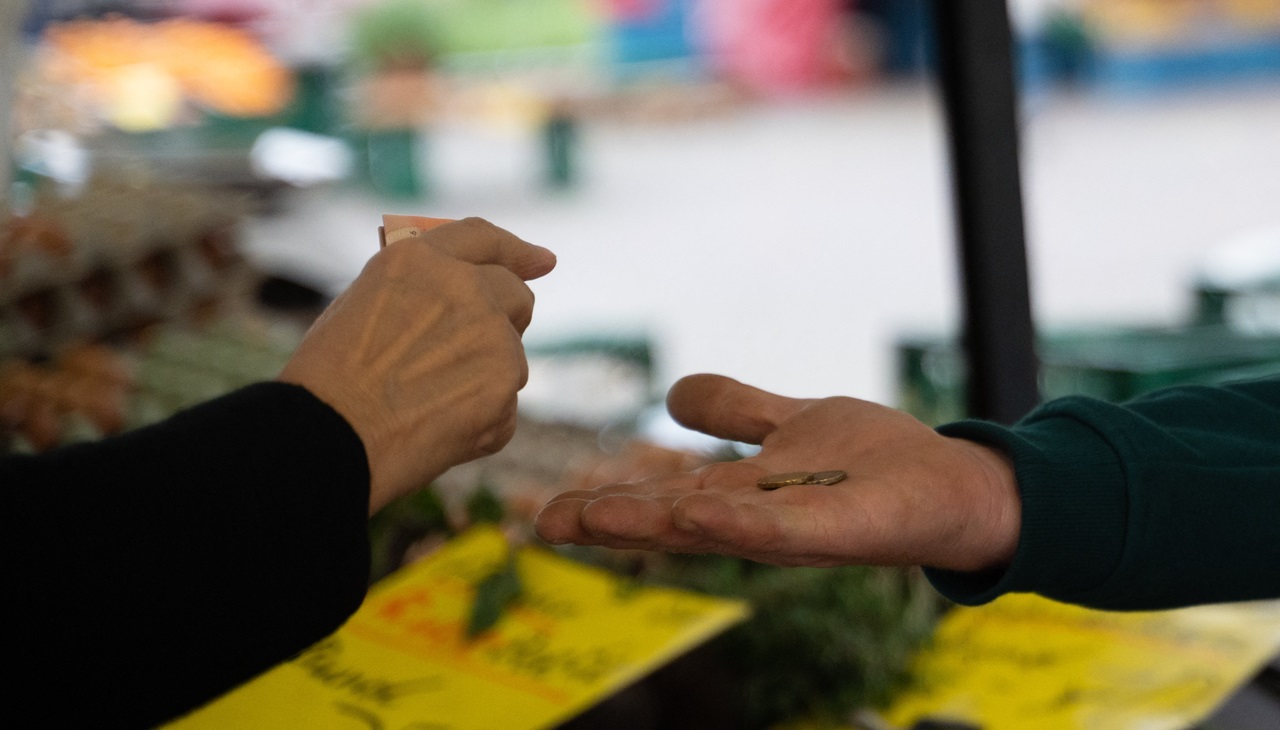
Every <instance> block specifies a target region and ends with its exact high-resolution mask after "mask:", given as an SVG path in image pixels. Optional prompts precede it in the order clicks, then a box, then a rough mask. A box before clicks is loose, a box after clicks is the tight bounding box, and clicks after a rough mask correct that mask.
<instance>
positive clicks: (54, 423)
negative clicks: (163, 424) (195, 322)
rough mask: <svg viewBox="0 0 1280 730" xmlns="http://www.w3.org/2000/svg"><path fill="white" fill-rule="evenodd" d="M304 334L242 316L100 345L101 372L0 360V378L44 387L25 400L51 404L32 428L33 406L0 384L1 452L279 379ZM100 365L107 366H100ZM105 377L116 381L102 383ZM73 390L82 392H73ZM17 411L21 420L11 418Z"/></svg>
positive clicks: (55, 442)
mask: <svg viewBox="0 0 1280 730" xmlns="http://www.w3.org/2000/svg"><path fill="white" fill-rule="evenodd" d="M304 333H305V328H303V327H300V326H298V325H297V324H295V323H293V322H291V321H281V320H275V319H270V318H267V317H264V316H260V315H258V314H255V313H248V314H244V313H242V314H237V315H235V316H231V317H227V318H223V319H220V320H217V321H215V322H213V323H212V324H207V325H204V326H201V327H192V326H189V325H185V324H172V323H171V324H165V325H158V326H154V327H151V328H148V329H147V330H146V331H145V332H144V333H143V334H142V335H141V336H140V337H137V338H134V339H132V340H129V341H128V342H125V343H117V344H114V345H112V346H110V347H109V348H103V347H101V346H98V350H99V353H102V352H107V353H109V355H100V356H98V358H97V362H98V365H100V367H89V368H85V367H84V363H85V361H84V360H83V359H82V360H81V361H80V367H75V366H69V365H68V363H67V361H66V360H64V359H62V358H60V357H59V358H54V359H53V360H50V361H48V362H45V363H43V364H41V365H36V366H32V365H30V363H27V362H26V361H25V360H23V359H22V358H7V359H3V358H0V374H3V373H5V372H7V371H8V369H9V368H10V367H11V366H14V365H16V364H19V363H22V364H23V365H24V366H25V367H27V368H28V371H29V372H38V373H42V374H43V377H44V378H45V380H44V382H43V384H42V385H39V386H31V387H28V388H27V389H26V391H25V392H26V393H27V394H28V395H27V398H31V397H34V398H37V399H41V400H44V401H46V402H47V403H48V404H49V408H47V409H46V411H47V412H48V414H49V415H48V416H46V418H45V420H44V421H43V422H40V423H36V422H34V421H32V420H31V415H30V414H31V412H32V411H31V410H30V409H31V408H32V406H31V402H30V400H24V397H23V396H22V395H21V394H16V395H15V390H14V387H13V381H12V379H10V380H9V382H8V384H7V385H6V384H4V383H0V453H37V452H40V451H43V450H45V449H49V448H53V447H55V446H62V445H68V444H72V443H80V442H85V441H96V440H98V439H100V438H102V437H104V436H106V435H111V434H112V433H116V432H119V431H120V430H126V431H127V430H132V429H135V428H141V427H143V426H147V425H150V424H152V423H156V422H159V421H162V420H164V419H166V418H168V417H170V416H172V415H173V414H174V413H177V412H178V411H180V410H183V409H185V408H190V407H191V406H194V405H197V404H199V403H203V402H205V401H208V400H212V399H214V398H217V397H219V396H221V395H224V394H226V393H229V392H231V391H233V390H236V389H237V388H240V387H243V386H245V385H249V384H250V383H255V382H261V381H264V380H270V379H272V378H274V377H275V376H276V375H278V374H279V372H280V370H281V369H282V368H283V367H284V364H285V363H286V362H287V361H288V359H289V357H290V355H291V354H292V353H293V351H294V349H296V347H297V344H298V343H299V342H301V340H302V337H303V335H304ZM63 354H65V351H63ZM104 359H106V360H109V361H110V363H109V364H108V365H106V366H101V361H102V360H104ZM87 371H95V373H96V374H97V376H98V377H96V379H94V380H93V381H92V382H93V384H92V385H90V386H86V385H85V383H86V380H85V377H86V372H87ZM104 371H110V372H111V373H112V375H113V376H114V377H111V378H105V377H103V376H101V373H102V372H104ZM77 378H78V379H79V385H78V386H77V385H76V379H77ZM0 380H4V378H3V377H2V376H0ZM77 387H79V389H80V390H79V392H73V390H75V389H76V388H77ZM85 387H89V388H91V389H98V390H110V391H111V393H113V394H115V395H108V396H107V397H106V398H105V400H104V397H102V395H103V394H102V393H100V392H99V393H97V395H98V396H99V397H96V398H95V397H93V396H94V394H93V393H86V392H84V388H85ZM20 403H22V404H25V405H18V404H20ZM15 407H17V408H20V409H22V410H23V411H25V414H26V415H23V414H22V413H18V412H14V408H15ZM104 409H106V411H107V412H104ZM37 410H38V409H37ZM104 424H111V425H109V426H104Z"/></svg>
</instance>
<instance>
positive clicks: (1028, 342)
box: [932, 0, 1039, 423]
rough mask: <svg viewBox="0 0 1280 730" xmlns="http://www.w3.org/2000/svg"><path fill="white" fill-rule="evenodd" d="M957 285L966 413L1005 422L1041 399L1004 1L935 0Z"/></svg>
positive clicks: (1016, 118) (1007, 15) (1015, 110)
mask: <svg viewBox="0 0 1280 730" xmlns="http://www.w3.org/2000/svg"><path fill="white" fill-rule="evenodd" d="M932 3H933V5H932V9H933V17H934V22H935V23H936V26H935V27H936V28H937V40H938V66H939V69H938V73H939V78H940V80H941V85H942V97H943V103H944V106H945V108H946V119H947V127H948V131H949V138H950V147H951V164H952V184H953V188H954V196H955V210H956V227H957V231H958V234H959V235H958V237H959V241H958V243H959V247H960V264H961V274H962V276H963V279H964V326H965V348H966V355H967V358H968V363H969V414H970V415H971V416H973V417H975V418H984V419H989V420H993V421H999V422H1002V423H1012V422H1013V421H1016V420H1017V419H1018V418H1020V417H1021V416H1023V415H1024V414H1025V413H1026V412H1027V411H1028V410H1030V409H1031V408H1032V407H1033V406H1035V404H1036V403H1037V402H1038V401H1039V389H1038V387H1037V372H1038V363H1037V360H1036V354H1035V333H1034V329H1033V325H1032V321H1031V295H1030V288H1029V285H1028V282H1027V250H1026V239H1025V232H1024V229H1023V218H1022V190H1021V176H1020V174H1019V167H1018V107H1017V92H1016V90H1015V86H1014V74H1013V36H1012V30H1011V28H1010V23H1009V10H1008V7H1007V6H1006V5H1005V0H932Z"/></svg>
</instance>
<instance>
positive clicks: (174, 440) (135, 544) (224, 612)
mask: <svg viewBox="0 0 1280 730" xmlns="http://www.w3.org/2000/svg"><path fill="white" fill-rule="evenodd" d="M368 501H369V469H368V464H367V462H366V459H365V452H364V447H363V445H362V444H361V442H360V440H359V438H358V436H357V435H356V434H355V432H354V431H353V430H352V429H351V427H350V426H349V425H348V424H347V423H346V422H345V421H344V420H343V419H342V418H341V416H339V415H338V414H337V413H336V412H335V411H334V410H333V409H331V408H330V407H329V406H327V405H325V404H324V403H322V402H321V401H319V400H318V399H316V398H315V397H313V396H312V395H311V394H310V393H309V392H307V391H306V390H305V389H303V388H301V387H298V386H293V385H286V384H282V383H262V384H258V385H254V386H250V387H248V388H245V389H243V390H240V391H237V392H235V393H232V394H230V395H228V396H225V397H223V398H220V399H218V400H215V401H213V402H210V403H207V404H204V405H201V406H198V407H196V408H193V409H191V410H188V411H185V412H183V413H180V414H178V415H176V416H174V417H173V418H171V419H169V420H168V421H165V422H164V423H161V424H158V425H156V426H152V427H150V428H146V429H141V430H139V431H135V432H132V433H128V434H125V435H123V436H119V437H116V438H112V439H107V440H104V441H101V442H98V443H93V444H85V445H79V446H73V447H68V448H65V449H61V450H57V451H54V452H51V453H49V454H46V455H41V456H33V457H14V458H7V459H4V460H2V461H0V541H2V543H0V544H2V545H3V566H4V567H3V576H4V577H3V582H4V587H5V603H6V604H7V605H8V607H9V617H8V619H7V620H6V621H5V622H4V628H3V629H0V632H2V633H3V637H4V639H3V640H4V650H3V653H4V657H5V664H6V665H8V667H9V668H10V670H11V672H10V677H13V676H15V674H14V673H13V670H16V675H17V676H18V677H19V679H18V680H16V682H17V684H14V683H13V682H14V680H9V681H8V682H7V686H6V688H5V690H4V695H5V698H4V700H3V702H4V703H5V704H8V705H9V707H7V708H3V709H0V716H4V717H6V718H10V719H12V718H15V717H23V718H31V723H30V724H29V725H27V726H29V727H72V728H82V727H148V726H153V725H156V724H158V723H161V722H163V721H166V720H168V719H171V718H173V717H175V716H177V715H180V714H182V713H184V712H186V711H188V710H190V709H193V708H195V707H197V706H199V705H201V704H203V703H204V702H206V701H208V700H210V699H212V698H214V697H216V696H218V695H219V694H222V693H223V692H226V691H227V690H229V689H231V688H232V687H234V686H236V685H238V684H240V683H242V682H244V681H245V680H248V679H250V678H252V677H253V676H255V675H256V674H258V673H260V672H262V671H264V670H266V669H268V668H270V667H271V666H273V665H275V664H277V663H279V662H281V661H283V660H285V659H287V658H288V657H290V656H291V655H293V654H295V653H296V652H298V651H299V650H301V649H303V648H305V647H306V646H308V645H309V644H311V643H314V642H315V641H317V640H319V639H320V638H323V637H324V636H326V635H327V634H329V633H330V632H332V631H333V630H334V629H336V628H337V627H338V626H339V625H341V623H342V622H343V621H344V620H345V619H346V618H347V617H348V616H349V615H350V614H351V613H352V612H353V611H355V609H356V608H357V607H358V606H359V605H360V603H361V601H362V600H363V598H364V593H365V588H366V586H367V582H368V571H369V545H368V533H367V515H368Z"/></svg>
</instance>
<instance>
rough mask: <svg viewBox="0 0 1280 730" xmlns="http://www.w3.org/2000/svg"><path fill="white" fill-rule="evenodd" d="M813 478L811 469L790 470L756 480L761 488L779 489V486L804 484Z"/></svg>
mask: <svg viewBox="0 0 1280 730" xmlns="http://www.w3.org/2000/svg"><path fill="white" fill-rule="evenodd" d="M812 478H813V472H811V471H790V472H787V473H786V474H774V475H773V476H767V477H761V478H759V479H757V480H756V486H758V487H760V488H761V489H777V488H779V487H789V486H792V485H794V484H804V483H805V482H808V481H809V480H810V479H812Z"/></svg>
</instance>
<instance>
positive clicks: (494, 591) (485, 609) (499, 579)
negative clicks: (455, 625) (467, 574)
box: [467, 550, 524, 639]
mask: <svg viewBox="0 0 1280 730" xmlns="http://www.w3.org/2000/svg"><path fill="white" fill-rule="evenodd" d="M516 553H517V551H516V550H511V552H510V555H509V556H508V557H507V561H506V563H505V564H504V565H503V567H502V568H501V569H499V570H498V571H497V572H496V573H493V574H492V575H490V576H489V577H487V578H485V579H484V580H482V581H480V585H478V586H476V600H475V603H474V604H473V605H472V606H471V620H470V621H468V623H467V638H468V639H474V638H476V637H477V636H479V635H480V634H483V633H484V632H486V631H488V630H489V629H491V628H493V626H494V624H496V623H498V620H499V619H501V618H502V616H503V614H505V613H506V612H507V609H509V608H511V606H513V605H515V604H516V603H518V602H519V601H520V598H521V596H523V595H524V584H523V583H522V582H521V581H520V574H519V572H518V571H517V569H516Z"/></svg>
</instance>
